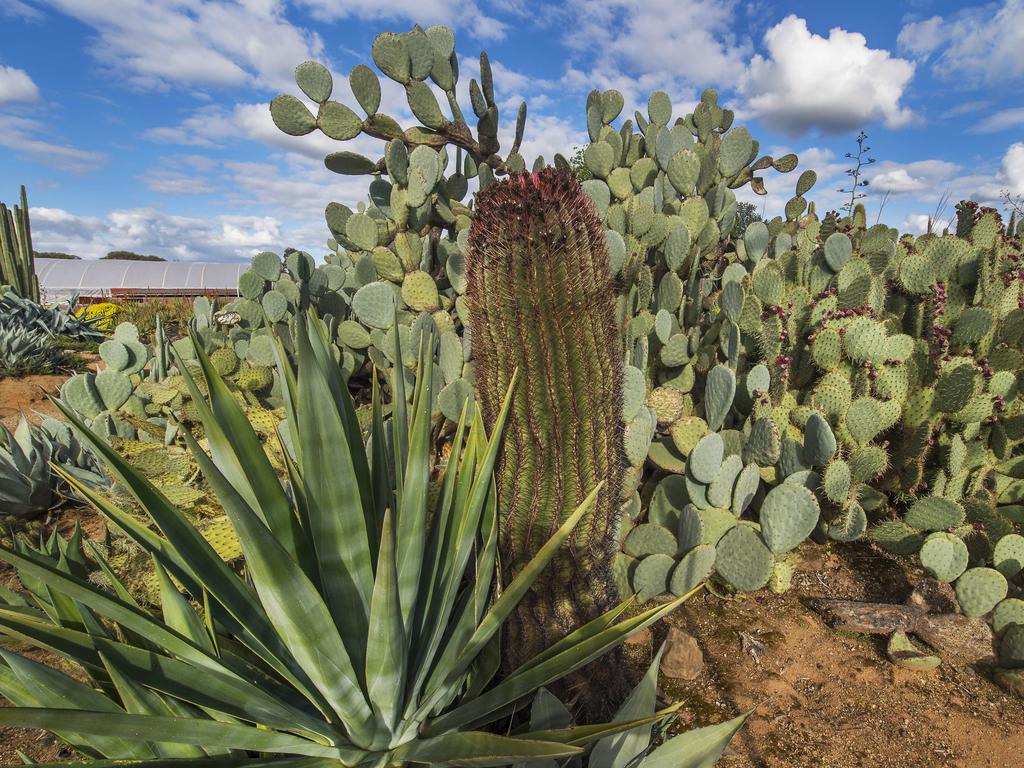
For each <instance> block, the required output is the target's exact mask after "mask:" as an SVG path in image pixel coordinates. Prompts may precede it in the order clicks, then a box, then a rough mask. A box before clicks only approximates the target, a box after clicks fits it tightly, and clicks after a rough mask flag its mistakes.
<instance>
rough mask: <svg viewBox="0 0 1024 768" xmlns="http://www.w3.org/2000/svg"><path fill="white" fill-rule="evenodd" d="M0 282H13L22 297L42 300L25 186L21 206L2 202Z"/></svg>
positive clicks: (0, 217) (22, 191) (8, 283)
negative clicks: (8, 205) (7, 204)
mask: <svg viewBox="0 0 1024 768" xmlns="http://www.w3.org/2000/svg"><path fill="white" fill-rule="evenodd" d="M0 285H9V286H11V287H12V288H13V289H14V290H15V291H17V292H18V294H19V295H20V296H22V297H23V298H26V299H31V300H32V301H36V302H38V301H39V281H38V280H37V279H36V263H35V257H34V256H33V253H32V229H31V226H30V225H29V220H28V197H27V196H26V195H25V187H24V186H23V187H22V188H21V206H20V207H19V206H17V205H16V206H14V208H13V210H12V209H9V208H8V207H7V206H6V205H4V204H3V203H0Z"/></svg>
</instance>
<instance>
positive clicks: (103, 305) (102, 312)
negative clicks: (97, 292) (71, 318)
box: [75, 301, 121, 333]
mask: <svg viewBox="0 0 1024 768" xmlns="http://www.w3.org/2000/svg"><path fill="white" fill-rule="evenodd" d="M75 314H76V315H77V316H78V317H80V318H82V319H84V320H93V319H95V318H100V319H99V320H98V321H97V322H96V325H95V327H96V329H97V330H99V331H103V332H104V333H110V332H111V331H112V330H114V326H115V325H116V323H115V322H114V321H115V319H116V318H117V316H118V315H119V314H121V306H120V305H118V304H114V303H112V302H109V301H101V302H99V303H98V304H88V305H86V306H84V307H81V308H79V309H78V310H76V312H75Z"/></svg>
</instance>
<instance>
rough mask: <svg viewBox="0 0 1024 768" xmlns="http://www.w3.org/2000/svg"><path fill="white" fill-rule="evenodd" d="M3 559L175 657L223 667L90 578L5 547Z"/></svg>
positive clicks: (1, 550)
mask: <svg viewBox="0 0 1024 768" xmlns="http://www.w3.org/2000/svg"><path fill="white" fill-rule="evenodd" d="M0 560H3V561H4V562H6V563H8V564H10V565H12V566H14V567H15V568H17V569H18V571H19V572H20V571H25V572H27V573H29V574H30V575H32V576H35V577H36V578H38V579H40V580H41V581H43V582H44V583H45V584H46V585H47V586H48V587H50V588H52V589H54V590H56V591H59V592H62V593H64V594H66V595H68V596H69V597H71V598H73V599H75V600H77V601H79V602H81V603H83V604H85V605H87V606H89V607H90V608H92V609H93V610H95V611H96V612H97V613H99V614H100V615H102V616H106V617H107V618H109V619H111V620H112V621H116V622H118V623H119V624H122V625H124V626H125V627H128V628H129V629H131V630H133V631H135V632H138V633H139V634H142V635H144V636H148V637H149V638H150V639H151V640H152V641H153V642H155V643H159V644H160V645H161V646H163V647H164V648H166V649H167V650H168V651H169V652H170V653H173V654H175V655H176V656H179V657H181V658H183V659H187V660H189V661H190V662H192V663H194V664H197V665H198V666H200V667H209V668H211V669H214V670H222V669H223V667H221V665H220V663H219V662H218V660H217V659H215V658H213V657H211V656H209V655H208V654H207V653H206V651H204V650H203V649H202V648H200V647H198V646H196V645H195V644H194V643H192V641H191V640H188V639H187V638H185V637H182V636H181V635H179V634H178V633H177V632H174V631H172V630H170V629H169V628H167V627H165V626H164V625H163V624H162V623H161V622H159V621H156V620H155V619H154V618H153V617H152V616H150V615H149V614H147V613H145V612H144V611H142V610H140V609H139V608H136V607H135V606H133V605H129V604H128V603H125V602H122V601H121V600H119V599H118V598H116V597H114V596H112V595H110V594H109V593H107V592H105V591H103V590H101V589H99V588H98V587H95V586H93V585H92V584H90V583H89V582H87V581H82V580H81V579H78V578H76V577H74V576H71V575H70V574H65V573H61V572H60V571H59V570H57V569H56V568H54V567H53V566H51V565H48V564H46V563H41V562H38V561H36V560H33V559H31V558H28V557H25V556H23V555H19V554H17V553H15V552H12V551H11V550H8V549H5V548H3V547H0Z"/></svg>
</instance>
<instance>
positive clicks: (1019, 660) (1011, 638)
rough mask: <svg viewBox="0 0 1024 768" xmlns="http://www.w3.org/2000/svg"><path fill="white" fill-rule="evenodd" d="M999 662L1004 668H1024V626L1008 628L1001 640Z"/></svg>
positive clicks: (1017, 625) (1015, 625) (1016, 625)
mask: <svg viewBox="0 0 1024 768" xmlns="http://www.w3.org/2000/svg"><path fill="white" fill-rule="evenodd" d="M999 664H1000V666H1002V667H1003V668H1004V669H1024V626H1021V625H1019V624H1014V625H1013V626H1011V627H1009V628H1007V630H1006V633H1005V634H1004V635H1003V639H1002V640H1000V641H999Z"/></svg>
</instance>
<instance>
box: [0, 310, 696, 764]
mask: <svg viewBox="0 0 1024 768" xmlns="http://www.w3.org/2000/svg"><path fill="white" fill-rule="evenodd" d="M397 341H398V337H397V334H396V355H398V356H397V357H396V359H402V358H401V355H400V352H401V351H400V350H399V349H397ZM295 346H296V360H297V364H296V368H295V369H294V370H293V369H292V367H290V365H289V363H288V362H287V361H286V356H285V354H284V349H283V347H281V346H280V345H279V346H278V350H277V351H278V368H279V373H280V376H281V380H282V389H283V392H284V400H285V408H286V410H287V414H288V423H289V430H290V436H291V439H290V441H289V443H290V446H291V449H290V455H289V461H288V475H289V477H288V482H287V483H282V482H281V481H280V480H279V479H278V477H277V475H276V474H275V472H274V470H273V468H272V467H271V465H270V463H269V461H268V459H267V457H266V454H265V453H264V451H263V447H262V445H261V443H260V441H259V439H258V437H257V435H256V433H255V432H254V431H253V429H252V427H251V426H250V424H249V423H248V420H247V419H246V418H245V414H244V412H243V411H242V409H241V407H240V405H239V403H238V401H237V400H236V399H235V398H234V397H232V395H231V393H230V391H229V389H228V387H227V385H226V384H225V382H224V381H223V380H222V379H221V378H220V377H219V375H218V374H217V373H216V370H215V368H214V367H213V365H212V364H211V362H210V360H209V358H208V357H207V356H206V355H205V354H204V353H203V351H202V345H201V344H198V343H197V344H195V347H196V352H197V359H198V362H199V365H200V367H201V371H202V376H203V378H204V379H205V384H206V391H207V392H208V399H207V398H204V397H203V396H202V395H201V394H200V389H199V387H198V386H197V382H195V381H193V380H192V379H191V378H189V379H188V383H189V386H190V387H191V389H192V394H193V397H194V399H195V402H196V404H197V408H198V409H199V411H200V416H201V420H202V424H203V428H204V433H205V439H206V441H208V446H209V451H210V455H207V453H206V452H205V451H204V450H203V448H201V447H200V446H199V445H198V444H197V443H196V441H195V440H194V439H192V438H191V437H189V436H188V435H186V436H185V439H186V442H187V443H188V445H189V447H190V449H191V451H192V452H193V454H194V457H195V460H196V462H197V463H198V464H199V466H200V468H201V469H202V471H203V473H204V474H205V476H206V479H207V481H208V482H209V484H210V486H211V488H212V489H213V490H214V492H215V493H216V495H217V498H218V500H219V502H220V503H221V505H222V506H223V508H224V510H225V512H226V514H227V515H228V516H229V518H230V520H231V523H232V525H233V527H234V529H235V532H236V534H237V535H238V538H239V540H240V542H241V545H242V549H243V552H244V578H240V577H239V574H238V573H236V572H235V571H233V570H232V569H231V568H230V567H229V566H228V565H227V564H226V563H225V562H223V561H222V560H221V559H220V558H219V557H218V556H217V554H216V553H215V552H214V550H213V549H212V548H211V547H210V546H209V544H208V543H207V542H206V540H205V539H204V538H203V537H202V536H201V535H200V534H199V532H198V531H197V530H196V528H195V527H194V526H193V525H192V524H191V523H190V522H189V521H188V520H187V519H186V517H185V516H184V515H183V514H182V513H181V512H180V511H179V510H178V509H176V508H175V507H174V506H173V505H172V504H171V503H170V502H168V500H167V499H166V498H165V497H164V496H163V495H162V494H161V493H160V492H159V491H158V490H157V489H156V488H155V487H154V486H153V485H152V484H150V483H149V482H148V481H147V480H146V479H145V478H144V477H142V476H141V475H140V474H139V473H137V472H136V471H135V470H133V468H132V467H131V465H130V464H129V463H128V462H127V461H126V460H125V459H124V458H123V457H121V456H120V455H118V454H117V452H116V451H115V450H113V449H112V448H111V447H110V446H109V445H108V444H107V443H106V442H105V441H104V440H103V439H102V438H101V437H99V436H98V435H96V434H94V433H93V432H91V431H90V430H89V429H88V428H87V427H86V426H85V425H84V424H83V423H82V422H81V420H79V419H78V418H77V417H76V416H75V414H74V413H72V412H70V411H65V414H66V416H67V417H68V419H69V420H70V421H71V422H72V423H73V424H74V425H75V426H76V428H77V429H78V430H79V432H80V433H81V434H82V436H83V438H84V440H85V441H86V442H87V443H88V444H89V445H90V446H91V448H92V449H93V450H94V451H95V452H96V453H97V454H98V455H100V456H101V457H102V458H103V460H104V461H105V462H106V465H107V467H108V469H109V470H110V472H111V473H112V474H113V476H114V477H115V479H116V480H117V481H118V482H119V483H121V484H122V485H123V486H124V487H125V488H127V489H128V490H130V492H131V493H132V494H133V495H134V496H135V499H136V500H137V502H138V504H139V506H140V507H141V508H143V509H144V510H145V512H146V513H147V514H148V516H149V518H150V521H151V522H152V524H153V525H154V526H155V529H151V528H150V527H147V526H146V525H143V524H142V523H140V522H139V521H138V520H136V519H135V518H133V517H132V516H130V515H128V514H126V513H125V512H124V511H122V510H121V509H118V508H117V507H116V506H115V505H114V504H113V503H111V502H110V501H109V500H108V499H107V498H106V497H105V496H103V495H102V494H99V493H97V492H96V491H94V490H92V489H90V488H88V487H87V486H86V485H84V484H82V483H80V482H78V481H76V480H75V479H74V478H73V477H71V476H70V475H68V474H67V473H65V477H66V479H67V480H68V482H69V483H71V485H72V486H73V487H74V488H75V489H76V491H77V492H78V493H80V494H81V495H82V496H84V497H85V498H87V499H88V500H89V501H90V502H91V503H92V504H93V505H94V506H95V507H96V508H97V509H98V510H99V511H100V512H101V513H102V514H103V515H104V516H105V517H106V518H107V519H108V520H109V521H110V522H111V523H113V524H114V525H116V526H118V527H119V528H121V529H122V530H123V531H124V532H125V533H126V534H127V535H129V536H130V537H131V538H133V539H134V540H135V541H136V542H137V543H138V544H139V545H140V546H141V547H143V548H144V549H145V550H147V551H148V552H149V553H150V554H151V555H152V557H153V559H154V562H155V564H156V568H157V572H158V574H159V576H160V579H161V583H162V589H161V616H159V617H158V616H154V615H152V614H151V613H149V612H148V611H146V610H144V609H143V608H142V607H140V606H139V605H138V604H136V603H135V602H134V600H133V599H132V598H131V597H130V595H129V594H128V591H127V590H126V589H125V588H124V585H123V584H121V583H120V582H119V581H118V580H117V578H116V577H115V576H114V575H113V573H112V572H111V571H110V569H109V567H108V566H106V565H105V562H104V560H103V557H102V555H101V554H100V553H99V552H94V557H95V558H96V559H97V562H98V563H99V564H100V567H101V568H103V570H104V571H105V572H106V573H107V577H108V579H109V580H110V585H111V589H110V590H106V589H103V588H101V587H98V586H96V585H94V584H92V583H90V582H89V581H87V580H85V579H84V578H82V577H81V576H80V575H76V574H75V572H74V567H73V565H74V564H73V563H72V562H71V561H70V559H69V558H68V557H60V558H58V560H57V561H56V562H53V561H52V560H47V559H45V558H42V557H39V556H36V555H34V554H32V553H30V552H26V551H17V550H15V549H0V560H3V561H6V562H7V563H9V564H10V565H12V566H14V567H15V568H16V569H17V570H18V572H19V575H20V577H21V578H22V581H23V583H25V584H26V586H27V587H29V592H28V593H19V594H16V595H13V596H9V597H8V602H9V603H11V605H9V606H8V607H6V608H0V628H2V630H3V631H4V632H5V633H7V634H8V635H11V636H13V637H16V638H19V639H21V640H23V641H28V642H30V643H33V644H35V645H39V646H42V647H45V648H47V649H49V650H51V651H54V652H56V653H58V654H61V655H62V656H64V657H66V658H67V659H68V660H69V661H72V662H74V663H75V664H77V665H78V667H79V668H80V670H81V671H82V673H83V674H84V675H85V676H86V677H87V680H86V681H85V682H81V681H80V680H77V679H73V678H72V677H70V676H67V675H65V674H63V673H61V672H58V671H56V670H53V669H50V668H48V667H46V666H43V665H41V664H38V663H36V662H34V661H31V660H29V659H26V658H24V657H21V656H18V655H15V654H12V653H7V652H0V654H2V658H3V661H4V663H3V664H0V692H2V693H3V694H4V695H5V696H6V697H7V698H8V699H10V700H11V702H12V703H13V704H14V705H15V706H14V707H13V708H0V725H13V726H21V727H35V728H44V729H47V730H50V731H53V732H55V733H57V734H58V735H59V736H60V737H61V738H63V739H64V740H65V741H67V742H68V743H70V744H72V745H73V746H74V747H76V748H77V749H78V750H79V751H80V752H82V753H83V754H85V755H87V756H89V757H93V758H97V759H99V758H106V759H110V760H136V761H140V762H143V763H147V764H149V763H151V764H154V765H175V764H183V765H211V766H227V765H230V766H236V765H260V766H262V765H275V766H279V765H280V766H297V765H302V766H312V765H318V766H320V765H348V766H362V765H366V766H388V765H403V764H406V763H426V764H438V765H481V766H486V765H505V764H508V763H521V762H529V761H536V760H556V759H561V758H568V757H572V756H575V755H580V754H582V752H583V750H584V749H585V748H586V746H587V745H588V744H590V743H592V742H594V741H596V740H598V739H600V738H602V737H604V736H608V735H612V734H615V733H620V732H626V731H628V730H630V729H632V728H635V727H639V726H640V725H642V724H644V723H645V722H646V723H650V722H652V721H653V719H654V718H652V717H647V718H639V719H637V720H632V721H626V722H617V723H610V724H606V725H602V726H577V727H566V728H560V729H555V730H544V731H543V732H541V733H537V732H531V731H530V730H529V729H526V730H525V731H524V732H516V733H511V734H504V735H498V734H496V733H493V732H489V731H487V730H485V729H486V728H487V727H488V726H489V725H491V724H493V723H495V722H497V721H499V720H502V719H504V718H507V717H508V716H509V714H510V713H511V712H514V711H515V709H516V708H517V707H521V706H523V705H524V704H525V703H527V702H528V701H529V700H530V698H531V697H532V696H533V695H534V694H535V692H536V691H537V690H538V689H539V688H541V687H542V686H545V685H548V684H550V683H551V682H553V681H555V680H557V679H558V678H560V677H562V676H564V675H566V674H568V673H570V672H572V671H575V670H577V669H579V668H581V667H582V666H584V665H586V664H588V663H589V662H590V661H592V660H593V659H595V658H597V657H598V656H600V655H601V654H602V653H604V652H606V651H607V650H609V649H610V648H612V647H613V646H615V645H617V644H618V643H619V642H621V641H622V640H623V639H624V638H625V637H626V636H628V635H629V634H631V633H633V632H635V631H638V630H639V629H641V628H643V627H645V626H648V625H650V624H651V623H653V622H654V621H656V620H658V619H659V618H660V617H662V616H664V615H665V614H667V613H668V612H670V611H672V610H673V609H675V608H676V607H677V606H678V605H679V604H680V603H681V601H682V600H683V599H685V598H679V599H677V600H674V601H673V602H670V603H666V604H664V605H662V606H659V607H655V608H652V609H649V610H644V611H637V612H636V613H635V615H633V616H631V617H630V618H625V619H623V618H622V617H623V616H624V615H625V614H626V608H627V607H628V606H629V603H623V604H622V605H619V606H617V607H616V608H615V609H613V610H611V611H609V612H608V613H606V614H604V615H602V616H601V617H599V618H597V619H595V620H594V621H592V622H590V623H588V624H585V625H584V626H582V627H580V628H579V629H578V630H577V631H575V632H573V633H572V634H571V635H569V636H568V637H566V638H564V639H563V640H561V641H560V642H558V643H556V644H555V645H553V646H551V647H549V648H547V649H545V650H544V651H543V652H542V653H540V654H539V655H538V656H536V657H534V658H532V659H530V660H529V661H527V662H526V663H524V664H523V665H522V666H520V667H519V668H518V669H516V670H513V671H512V672H511V673H510V674H508V675H507V676H505V677H504V678H502V679H501V680H497V681H496V680H495V679H494V674H495V672H496V670H497V668H498V663H499V659H498V658H497V657H496V651H497V648H498V645H497V643H496V640H497V635H498V632H499V630H500V628H501V626H502V624H503V622H504V621H505V619H506V618H507V617H508V616H509V615H510V613H511V612H512V610H513V609H514V607H515V606H516V604H517V603H518V602H519V600H520V599H521V598H522V597H523V595H524V594H525V593H526V591H527V590H528V589H529V587H530V585H531V584H532V583H533V581H534V580H535V579H536V578H537V576H538V574H539V573H540V572H541V570H542V569H543V568H544V567H545V566H546V565H547V564H548V563H549V562H550V561H551V560H552V558H553V557H554V556H555V554H556V552H557V551H558V549H559V547H560V546H561V544H562V543H563V542H564V541H565V540H566V538H567V537H568V536H569V535H570V533H571V532H572V529H573V527H574V526H575V524H576V523H577V522H578V521H579V520H580V518H581V517H582V516H583V515H584V514H585V513H586V511H587V509H588V508H589V506H590V505H591V504H593V501H594V499H595V498H596V495H597V493H598V491H599V489H598V488H596V489H594V491H593V492H592V493H591V494H590V495H589V496H588V497H587V499H586V500H584V502H583V503H582V504H581V505H580V506H579V508H577V510H576V511H575V513H574V514H573V515H571V516H570V518H569V519H568V520H567V521H566V522H565V524H564V525H562V526H561V527H560V528H559V529H558V531H557V532H556V533H555V534H554V535H553V536H552V538H551V540H550V541H549V542H548V543H547V544H546V545H545V546H544V547H542V548H541V549H540V551H538V553H537V555H536V556H535V557H534V558H533V559H532V560H530V561H529V562H528V563H527V564H526V565H525V567H524V568H523V569H522V570H521V571H520V572H519V573H518V574H517V575H516V577H515V578H514V579H513V580H512V581H511V582H510V583H508V584H507V585H505V586H504V588H503V589H502V590H500V591H499V592H497V593H496V592H495V590H494V583H493V581H494V574H495V571H496V569H495V559H496V549H497V529H498V520H497V514H496V500H495V490H494V483H493V479H492V469H493V466H494V463H495V459H496V456H497V452H498V447H499V442H500V439H501V430H502V427H503V425H504V423H505V417H506V415H507V413H508V409H509V401H510V395H507V396H506V399H505V403H504V406H503V409H502V411H501V414H500V416H499V418H498V419H497V422H496V424H495V426H494V429H493V431H492V434H491V435H490V436H489V437H488V436H487V435H486V434H485V427H484V425H483V423H482V420H481V418H480V417H479V415H476V414H474V415H473V416H472V418H470V417H468V416H467V415H466V413H465V412H464V413H463V416H462V418H461V419H460V421H459V423H458V427H457V430H456V433H455V437H454V440H453V441H452V443H451V446H450V448H451V451H450V455H449V456H448V458H447V462H446V464H445V467H444V469H443V471H442V472H441V473H440V475H439V476H433V475H432V473H431V466H432V463H433V461H434V459H435V458H437V456H436V455H435V454H436V453H437V451H436V446H435V445H434V444H433V442H432V439H431V435H432V423H431V406H432V403H433V392H432V391H431V387H432V384H431V382H432V375H431V370H430V367H431V356H430V355H421V356H420V363H419V366H420V369H419V371H418V373H419V374H421V375H417V376H416V382H417V384H416V386H415V388H414V391H413V393H412V397H411V404H407V400H406V393H405V390H404V381H403V378H402V376H401V375H398V376H397V377H395V380H394V382H393V386H392V391H393V404H392V414H391V418H390V420H389V421H387V422H385V420H384V416H383V407H382V405H381V402H380V397H379V393H378V391H377V387H376V384H375V386H374V391H373V397H372V419H371V425H370V428H369V437H368V439H367V440H365V441H364V436H363V434H362V433H361V431H360V428H359V424H358V421H357V418H356V412H355V407H354V405H353V402H352V400H351V398H350V395H349V393H348V391H347V389H346V387H345V385H344V383H343V378H342V371H341V369H340V367H339V366H338V364H337V363H336V362H335V360H334V357H333V356H332V354H331V352H330V347H329V345H328V341H327V334H326V328H325V326H324V325H323V324H322V323H321V322H320V321H319V320H317V319H316V318H307V317H304V316H299V319H298V322H297V324H296V340H295ZM182 368H183V369H184V366H182ZM399 373H401V372H399ZM186 375H187V374H186ZM510 392H511V390H510ZM432 484H433V486H434V487H433V488H432V487H431V486H432ZM431 499H436V501H434V502H432V503H431V502H430V500H431ZM33 585H34V586H35V589H34V590H33ZM18 601H21V603H20V604H19V602H18ZM253 753H254V754H255V755H258V756H253ZM310 758H316V759H314V760H310ZM99 764H101V765H106V764H108V763H99Z"/></svg>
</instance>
